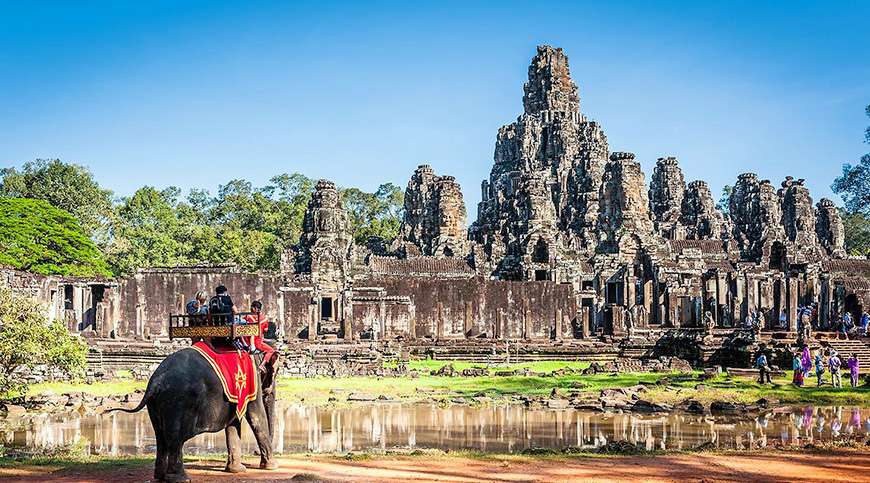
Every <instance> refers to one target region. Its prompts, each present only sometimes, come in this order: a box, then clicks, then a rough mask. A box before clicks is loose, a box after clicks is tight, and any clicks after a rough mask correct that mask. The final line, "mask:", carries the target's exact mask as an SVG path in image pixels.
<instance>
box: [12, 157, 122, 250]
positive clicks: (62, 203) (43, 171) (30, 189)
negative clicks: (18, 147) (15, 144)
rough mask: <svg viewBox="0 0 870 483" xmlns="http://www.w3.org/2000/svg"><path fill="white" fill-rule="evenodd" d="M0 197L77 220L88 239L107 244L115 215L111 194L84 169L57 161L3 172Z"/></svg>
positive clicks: (45, 161)
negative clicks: (45, 205) (33, 202)
mask: <svg viewBox="0 0 870 483" xmlns="http://www.w3.org/2000/svg"><path fill="white" fill-rule="evenodd" d="M0 176H2V182H0V196H5V197H10V198H36V199H39V200H45V201H48V202H49V203H51V205H52V206H54V207H55V208H60V209H61V210H64V211H68V212H69V213H72V215H73V216H75V217H76V218H78V220H79V222H80V223H81V226H82V228H83V229H84V230H85V233H87V234H88V236H90V237H92V238H94V240H96V241H97V242H98V243H100V244H101V245H102V244H105V243H106V242H107V241H108V240H107V234H108V231H109V229H108V226H109V223H110V217H111V215H112V192H111V191H108V190H104V189H102V188H101V187H100V185H99V184H98V183H97V182H96V180H94V176H93V175H92V174H91V173H90V171H88V170H87V168H84V167H82V166H79V165H77V164H69V163H63V162H61V161H60V160H57V159H48V160H47V159H37V160H36V161H33V162H29V163H25V164H24V167H23V168H22V169H21V171H18V170H16V169H15V168H5V169H3V170H0Z"/></svg>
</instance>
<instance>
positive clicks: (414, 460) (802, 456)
mask: <svg viewBox="0 0 870 483" xmlns="http://www.w3.org/2000/svg"><path fill="white" fill-rule="evenodd" d="M249 461H250V463H251V464H252V465H253V463H254V460H249ZM280 463H281V467H280V468H279V469H278V470H277V471H261V470H254V469H251V470H248V472H247V473H244V474H242V475H229V474H226V473H223V472H222V471H220V470H221V469H222V467H223V465H222V463H219V462H215V461H207V462H193V463H188V465H187V468H188V473H189V474H190V476H191V478H193V481H195V482H196V481H202V482H205V481H208V482H212V481H216V482H227V483H229V482H233V483H235V482H242V481H257V482H269V481H288V480H291V479H293V480H294V481H388V482H402V483H406V482H410V481H413V482H421V481H449V482H472V481H475V482H476V481H484V482H520V481H584V482H607V481H649V482H670V481H704V482H715V481H740V482H744V483H747V482H768V481H777V482H778V481H789V482H796V481H827V482H850V483H854V482H860V481H870V451H862V452H858V451H839V452H835V453H826V454H814V453H812V454H811V453H774V452H770V453H753V454H744V455H714V454H694V455H670V456H658V457H602V458H573V459H550V458H547V459H534V458H511V457H508V458H503V459H499V458H493V459H487V460H479V459H473V458H464V457H453V456H445V457H441V456H434V457H420V456H412V457H401V456H389V457H372V458H371V459H364V460H346V459H343V458H340V457H326V456H324V457H320V456H318V457H302V456H294V457H282V458H280ZM150 477H151V467H150V465H136V466H125V467H119V468H105V467H103V468H99V469H95V470H87V469H85V470H81V469H76V470H69V469H67V470H63V469H61V470H57V471H52V469H51V468H36V467H19V468H14V469H9V468H7V469H0V480H3V481H9V482H13V481H15V482H18V481H20V482H36V481H62V482H74V481H75V482H112V483H122V482H134V481H135V482H140V481H147V480H149V479H150Z"/></svg>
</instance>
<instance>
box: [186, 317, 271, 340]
mask: <svg viewBox="0 0 870 483" xmlns="http://www.w3.org/2000/svg"><path fill="white" fill-rule="evenodd" d="M252 314H253V312H242V313H239V314H238V315H235V316H233V314H195V315H186V314H185V315H170V316H169V338H170V339H183V338H190V339H198V338H202V337H227V338H232V339H234V338H238V337H247V336H256V335H260V324H256V323H253V324H249V323H247V322H245V316H246V315H252Z"/></svg>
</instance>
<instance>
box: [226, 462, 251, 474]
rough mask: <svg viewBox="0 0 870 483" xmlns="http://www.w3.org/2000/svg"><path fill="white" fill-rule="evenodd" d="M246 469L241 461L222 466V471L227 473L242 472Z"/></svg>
mask: <svg viewBox="0 0 870 483" xmlns="http://www.w3.org/2000/svg"><path fill="white" fill-rule="evenodd" d="M246 470H247V468H246V467H245V465H243V464H241V463H236V464H234V465H231V464H229V463H227V467H226V468H224V471H226V472H227V473H244V472H245V471H246Z"/></svg>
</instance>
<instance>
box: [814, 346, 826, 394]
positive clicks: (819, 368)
mask: <svg viewBox="0 0 870 483" xmlns="http://www.w3.org/2000/svg"><path fill="white" fill-rule="evenodd" d="M815 362H816V386H817V387H822V379H823V378H824V375H825V359H824V358H822V354H821V352H817V353H816V361H815Z"/></svg>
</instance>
